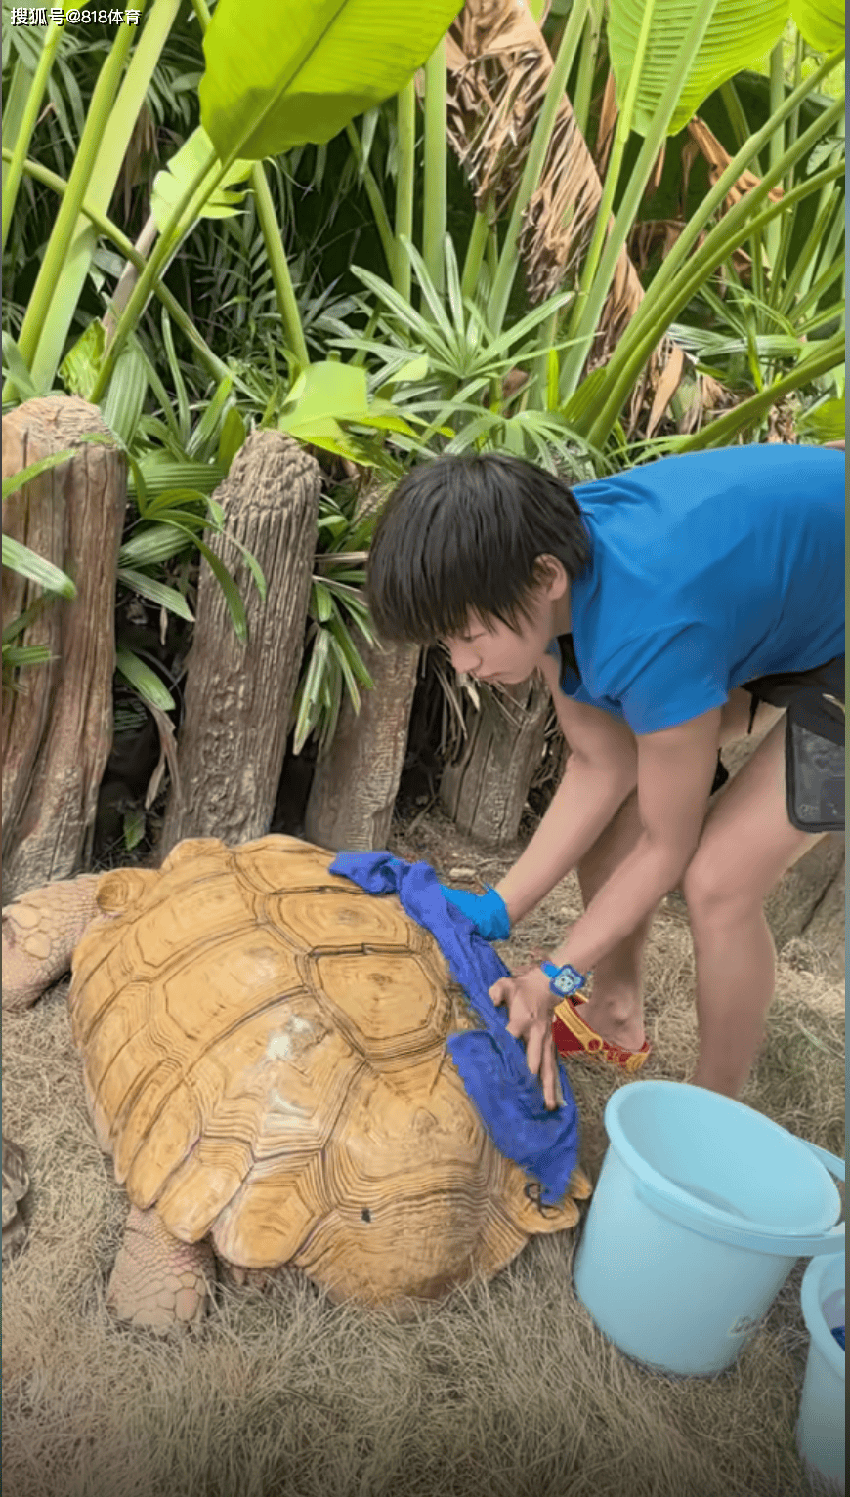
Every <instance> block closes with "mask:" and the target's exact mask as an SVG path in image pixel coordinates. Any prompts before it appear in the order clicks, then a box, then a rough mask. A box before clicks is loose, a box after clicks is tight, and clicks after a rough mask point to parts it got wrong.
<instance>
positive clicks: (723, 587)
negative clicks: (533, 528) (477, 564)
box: [549, 443, 844, 733]
mask: <svg viewBox="0 0 850 1497" xmlns="http://www.w3.org/2000/svg"><path fill="white" fill-rule="evenodd" d="M573 492H574V494H575V497H576V501H577V503H578V505H579V509H580V510H581V514H582V517H583V520H584V523H585V525H586V527H587V530H588V532H589V535H590V540H591V549H592V554H591V560H590V563H589V564H588V566H587V567H586V568H585V570H584V571H583V572H582V573H581V574H580V575H579V576H578V577H576V578H575V579H574V580H573V583H572V587H571V594H570V596H571V611H572V634H573V643H574V647H575V656H576V662H577V664H578V668H579V676H580V679H579V676H576V674H575V672H574V671H573V670H572V669H571V667H570V666H564V668H563V673H562V679H561V685H562V689H563V690H564V691H565V692H566V693H567V694H568V695H569V696H571V697H573V698H574V700H575V701H577V702H588V703H590V704H592V705H593V706H595V707H601V708H603V709H604V710H605V711H607V712H612V713H614V714H615V715H616V716H617V717H621V718H625V720H626V722H627V723H628V725H629V727H630V728H631V729H632V730H633V732H635V733H653V732H656V731H658V730H659V729H661V728H671V727H675V726H676V724H677V723H682V722H688V721H689V720H690V719H691V718H694V717H698V716H700V714H701V713H703V712H708V711H709V710H710V709H711V708H713V707H720V706H722V705H723V703H724V702H725V701H726V700H727V698H728V696H729V693H730V691H731V690H732V688H733V687H734V686H740V685H742V684H743V683H744V682H747V681H752V680H755V679H756V677H758V676H766V675H774V674H778V673H784V672H787V671H800V670H808V669H811V668H812V667H813V666H816V665H822V664H823V663H824V662H825V661H827V660H831V659H832V658H833V656H835V655H840V654H841V653H842V652H843V650H844V454H843V453H842V452H840V451H835V450H829V449H826V448H823V447H798V446H782V445H779V444H773V443H769V444H765V445H759V446H751V447H732V448H723V449H720V450H718V451H709V452H694V453H684V454H682V455H681V456H673V457H666V458H662V459H660V461H658V462H656V463H652V464H650V465H648V466H647V467H644V468H634V469H632V470H630V471H629V472H627V473H618V474H616V475H615V476H614V477H613V478H600V479H596V480H594V481H593V482H591V483H582V484H577V485H576V487H575V489H574V490H573ZM549 648H550V651H551V652H552V653H553V654H555V655H556V658H557V655H558V653H559V652H558V650H557V644H556V643H555V642H553V644H552V645H550V647H549Z"/></svg>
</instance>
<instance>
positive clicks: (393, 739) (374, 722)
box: [305, 645, 419, 852]
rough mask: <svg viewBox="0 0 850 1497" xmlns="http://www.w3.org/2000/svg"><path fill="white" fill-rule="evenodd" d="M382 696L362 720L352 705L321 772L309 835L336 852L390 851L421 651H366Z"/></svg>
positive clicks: (365, 708)
mask: <svg viewBox="0 0 850 1497" xmlns="http://www.w3.org/2000/svg"><path fill="white" fill-rule="evenodd" d="M361 653H362V656H363V661H364V664H365V666H366V669H367V670H368V672H369V674H370V676H371V677H372V680H373V681H374V683H375V684H374V688H373V689H372V690H371V691H365V692H364V693H363V696H362V699H361V706H360V714H359V716H358V715H357V714H356V713H355V711H354V708H353V706H352V704H351V700H350V698H348V697H346V699H345V701H344V703H343V705H342V707H341V709H340V714H339V721H338V723H337V727H336V732H335V733H334V737H333V742H332V743H331V745H330V748H329V749H328V752H327V754H326V755H325V757H324V758H323V759H320V760H319V762H318V764H317V765H316V771H315V774H314V776H313V783H312V786H311V787H310V797H309V800H308V802H307V813H306V817H305V835H306V837H307V839H308V841H310V842H315V843H316V844H317V846H319V847H327V848H330V849H332V850H333V851H335V852H338V851H340V850H341V849H343V848H345V849H346V850H347V851H349V852H355V851H357V852H363V851H371V850H373V849H375V848H384V847H386V845H387V837H388V835H389V830H390V822H391V820H392V814H393V807H394V805H395V799H396V796H397V794H398V787H399V781H400V779H401V771H402V766H403V764H404V754H405V748H406V745H407V728H408V723H409V720H410V708H411V704H412V701H413V691H414V687H415V685H416V666H417V662H418V660H419V651H418V649H416V648H415V647H410V646H408V645H390V646H389V647H388V648H387V649H381V648H380V646H378V645H372V646H365V647H364V648H363V650H362V652H361Z"/></svg>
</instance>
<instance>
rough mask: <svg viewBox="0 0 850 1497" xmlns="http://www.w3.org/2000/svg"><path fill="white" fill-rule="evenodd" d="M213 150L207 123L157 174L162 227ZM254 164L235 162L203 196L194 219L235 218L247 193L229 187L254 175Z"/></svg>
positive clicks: (156, 210)
mask: <svg viewBox="0 0 850 1497" xmlns="http://www.w3.org/2000/svg"><path fill="white" fill-rule="evenodd" d="M211 150H212V142H211V140H210V138H209V136H208V135H207V132H206V130H205V129H204V128H203V126H202V125H199V126H198V128H197V129H196V130H193V132H192V134H191V135H190V136H189V139H188V140H187V141H185V142H184V144H183V145H182V146H181V147H180V150H179V151H178V152H177V153H176V155H174V156H172V157H171V159H170V161H169V162H168V165H167V166H166V168H165V170H164V171H161V172H158V173H157V175H156V176H155V177H154V180H153V188H152V191H151V213H152V214H153V217H154V219H155V220H156V224H157V227H158V228H159V229H160V230H162V229H164V228H165V227H166V225H167V223H168V220H169V217H170V215H171V214H172V213H173V212H174V208H175V205H176V204H177V203H178V202H179V201H180V198H181V197H182V195H183V194H184V193H185V191H186V188H187V184H189V183H190V182H192V181H194V180H195V178H196V177H197V176H198V172H199V168H200V166H201V163H202V162H204V161H208V160H209V158H210V152H211ZM251 164H252V163H251V162H250V161H234V162H233V163H232V165H231V166H230V167H229V168H228V170H227V171H226V172H225V173H224V176H222V177H221V178H220V179H219V181H218V184H217V186H216V187H215V188H214V189H213V190H212V192H209V193H206V194H203V195H202V196H201V197H200V199H199V202H198V205H197V207H196V209H195V210H194V212H193V215H192V216H193V218H195V217H197V218H231V217H232V216H233V214H234V213H236V211H237V210H238V208H239V206H240V204H241V203H243V202H244V199H245V193H244V191H243V192H233V191H232V190H228V189H232V187H233V184H234V183H235V182H244V181H245V178H246V177H247V176H249V175H250V171H251Z"/></svg>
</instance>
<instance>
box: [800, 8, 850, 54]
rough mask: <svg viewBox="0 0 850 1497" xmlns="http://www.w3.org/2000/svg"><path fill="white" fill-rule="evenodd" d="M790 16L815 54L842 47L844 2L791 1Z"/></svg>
mask: <svg viewBox="0 0 850 1497" xmlns="http://www.w3.org/2000/svg"><path fill="white" fill-rule="evenodd" d="M791 15H792V16H793V18H794V24H795V25H796V26H798V27H799V29H800V32H801V34H802V35H803V36H804V37H805V39H806V41H807V42H808V44H809V46H810V47H813V48H814V50H815V51H816V52H833V51H834V50H835V48H836V47H841V46H843V45H844V26H845V19H844V0H791Z"/></svg>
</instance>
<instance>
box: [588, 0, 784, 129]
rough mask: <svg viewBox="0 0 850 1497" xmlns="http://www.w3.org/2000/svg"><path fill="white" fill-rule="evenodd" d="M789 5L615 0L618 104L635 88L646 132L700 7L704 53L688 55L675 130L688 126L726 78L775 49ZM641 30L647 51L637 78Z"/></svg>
mask: <svg viewBox="0 0 850 1497" xmlns="http://www.w3.org/2000/svg"><path fill="white" fill-rule="evenodd" d="M788 5H789V0H767V3H765V0H714V3H709V0H611V7H610V14H609V20H608V44H609V48H610V53H611V65H612V67H613V69H614V76H615V78H616V80H617V103H618V105H619V107H620V108H621V109H622V108H623V105H624V103H625V100H626V96H627V93H628V90H629V88H630V86H631V87H632V88H634V92H635V102H634V114H633V116H632V126H633V128H634V129H635V130H637V131H639V132H640V134H641V135H645V134H646V133H647V130H648V129H649V125H650V122H651V120H652V117H653V115H654V113H655V111H656V109H657V107H658V103H659V101H660V99H661V97H662V94H663V93H664V90H665V88H666V87H667V85H668V81H669V78H670V72H671V67H672V65H673V62H674V59H675V58H676V55H677V52H678V50H679V47H680V45H681V42H682V39H683V37H684V35H685V33H686V31H687V29H688V26H689V25H690V22H691V19H692V17H693V14H694V10H695V8H696V7H697V6H698V7H699V8H700V9H702V10H704V11H707V12H709V14H710V19H709V21H708V26H707V29H706V31H705V34H704V36H703V39H702V44H701V46H700V47H699V50H698V51H697V53H696V55H695V56H693V57H692V58H691V59H689V61H690V67H689V70H688V71H687V74H686V77H685V78H684V79H683V82H682V86H681V88H680V90H679V94H678V103H677V104H676V107H675V109H674V111H673V114H672V117H671V119H670V122H669V124H668V126H667V133H668V134H669V135H675V134H676V133H677V131H679V130H681V129H682V127H683V125H686V124H687V122H688V120H689V119H691V118H692V116H693V115H694V114H696V112H697V110H698V109H699V107H700V105H701V104H702V102H703V100H704V99H705V98H706V97H707V96H708V94H710V93H712V92H713V90H714V89H716V88H717V87H718V86H719V85H720V84H721V83H725V81H726V79H727V78H731V77H732V76H733V74H735V73H738V72H740V71H741V69H742V68H745V67H749V66H750V65H751V64H752V63H754V62H756V61H757V60H758V59H759V58H760V57H763V56H764V54H765V53H766V52H769V51H770V49H771V47H772V46H773V45H774V43H775V42H776V41H777V40H778V39H779V38H780V37H781V36H782V33H783V30H784V28H785V21H786V17H787V15H788ZM642 31H644V33H645V35H644V45H645V48H646V50H645V54H644V55H643V57H642V58H641V59H640V61H639V62H638V68H637V77H636V73H635V68H636V61H637V59H638V52H639V45H640V40H641V33H642Z"/></svg>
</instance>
